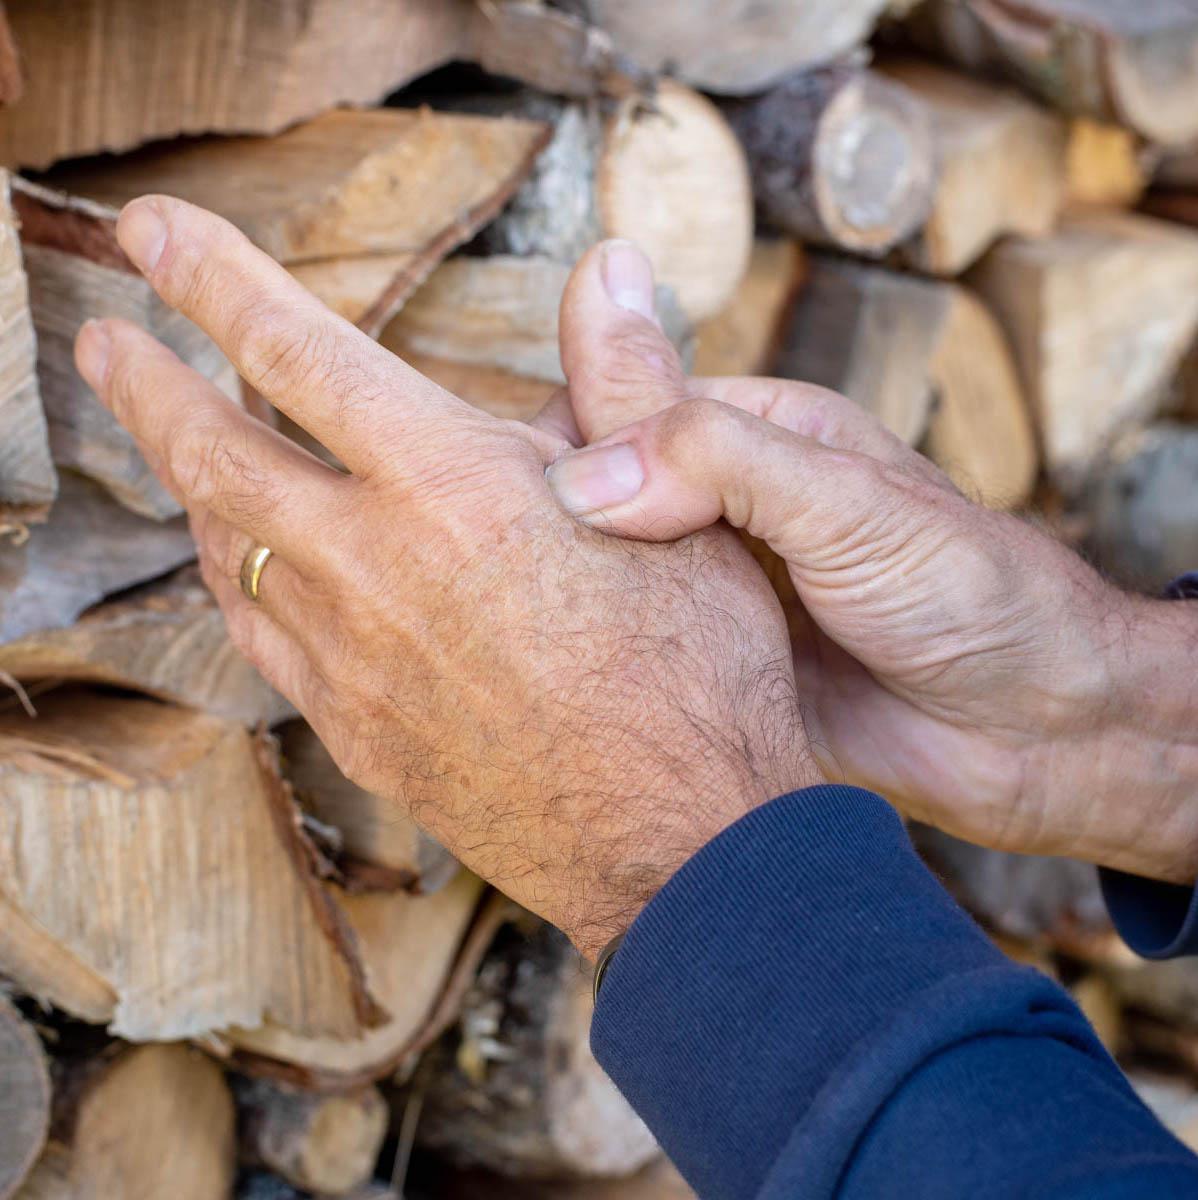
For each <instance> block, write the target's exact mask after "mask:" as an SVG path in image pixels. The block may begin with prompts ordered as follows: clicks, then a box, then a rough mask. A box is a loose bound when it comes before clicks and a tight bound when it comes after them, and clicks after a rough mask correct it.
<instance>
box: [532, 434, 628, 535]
mask: <svg viewBox="0 0 1198 1200" xmlns="http://www.w3.org/2000/svg"><path fill="white" fill-rule="evenodd" d="M545 479H546V481H547V482H548V484H549V487H550V489H551V490H552V492H553V494H554V495H555V496H556V497H557V500H558V503H559V504H560V505H561V506H562V508H564V509H565V510H566V512H568V513H570V514H571V516H575V517H581V516H585V515H586V514H587V513H594V512H597V511H598V510H599V509H604V508H612V507H614V506H615V505H617V504H623V503H624V502H625V501H626V500H631V499H632V498H633V497H634V496H635V495H636V494H637V493H638V492H639V491H640V490H641V488H642V487H643V486H644V483H645V472H644V470H643V469H642V467H641V458H640V455H639V454H637V452H636V451H635V450H634V449H633V448H632V447H631V446H629V445H627V444H626V443H618V444H617V445H614V446H600V447H599V448H598V449H596V450H582V451H580V452H579V453H578V454H571V455H569V456H568V457H567V458H559V459H558V460H557V462H555V463H554V464H553V465H552V466H551V467H549V469H548V470H547V471H546V472H545Z"/></svg>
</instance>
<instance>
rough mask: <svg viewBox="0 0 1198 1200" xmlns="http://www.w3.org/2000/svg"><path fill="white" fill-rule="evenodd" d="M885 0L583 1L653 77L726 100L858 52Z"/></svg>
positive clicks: (593, 17) (594, 18)
mask: <svg viewBox="0 0 1198 1200" xmlns="http://www.w3.org/2000/svg"><path fill="white" fill-rule="evenodd" d="M885 8H886V0H814V3H813V2H812V0H765V2H764V3H763V2H762V0H701V2H700V3H697V4H696V3H695V2H694V0H657V3H655V4H653V5H652V6H651V7H648V8H647V7H646V6H645V5H644V4H640V3H638V2H637V0H586V2H585V11H586V12H587V14H588V15H589V17H590V19H591V21H592V22H593V23H594V24H596V25H598V26H599V28H600V29H603V30H605V31H606V32H607V33H608V34H610V35H611V38H612V41H613V42H614V43H615V45H616V47H617V48H618V49H620V50H622V51H624V52H625V53H626V54H628V55H630V56H631V57H632V58H633V59H634V60H635V61H636V62H638V63H640V65H641V66H642V67H645V68H646V69H648V70H651V71H668V72H669V73H670V74H672V75H674V76H676V77H677V78H679V79H682V80H684V81H685V82H686V83H689V84H691V85H692V86H693V87H697V88H702V89H703V90H704V91H708V92H720V93H725V94H728V95H747V94H749V93H752V92H760V91H762V90H763V89H765V88H767V87H769V86H770V85H771V84H774V83H776V82H777V81H778V80H779V79H780V78H781V77H782V76H783V75H786V74H789V73H790V72H791V71H795V70H799V69H802V68H807V67H813V66H819V65H821V64H823V63H826V62H829V61H831V60H832V59H834V58H837V57H839V56H840V55H842V54H844V53H845V52H846V51H848V50H851V49H853V48H854V47H856V46H858V45H860V44H861V43H862V42H863V41H865V40H866V38H868V37H869V34H870V32H871V31H872V29H873V25H874V22H875V21H876V20H877V18H878V16H879V14H880V13H881V12H882V11H883V10H884V9H885Z"/></svg>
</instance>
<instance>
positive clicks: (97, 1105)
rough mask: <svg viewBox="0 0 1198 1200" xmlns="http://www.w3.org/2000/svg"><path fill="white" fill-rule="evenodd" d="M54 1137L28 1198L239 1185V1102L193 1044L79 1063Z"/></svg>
mask: <svg viewBox="0 0 1198 1200" xmlns="http://www.w3.org/2000/svg"><path fill="white" fill-rule="evenodd" d="M68 1078H69V1084H68V1087H67V1102H66V1103H65V1104H63V1105H59V1104H56V1105H55V1118H54V1120H55V1124H54V1134H53V1136H52V1139H51V1141H50V1143H49V1145H48V1146H47V1148H46V1152H45V1154H43V1156H42V1158H41V1160H40V1161H39V1162H38V1164H37V1166H36V1167H35V1168H34V1171H33V1174H32V1175H31V1177H30V1178H29V1180H28V1181H27V1183H26V1185H25V1187H24V1188H23V1189H22V1190H21V1192H19V1193H18V1200H112V1198H114V1197H118V1196H146V1197H149V1196H170V1197H172V1200H174V1198H175V1197H177V1198H178V1200H218V1198H219V1197H223V1196H228V1195H230V1194H231V1192H232V1188H233V1173H234V1165H235V1158H234V1151H235V1141H234V1128H233V1124H234V1109H233V1098H232V1096H230V1094H229V1089H228V1087H227V1086H226V1084H225V1081H224V1079H223V1078H222V1076H221V1072H220V1068H219V1067H217V1066H216V1064H215V1063H213V1062H212V1061H211V1060H210V1059H208V1058H205V1057H204V1056H203V1055H202V1054H201V1053H200V1052H199V1051H197V1050H193V1049H190V1048H189V1047H187V1046H179V1045H158V1046H134V1047H129V1048H127V1049H124V1050H121V1051H119V1052H117V1053H115V1054H110V1055H108V1056H107V1057H104V1058H100V1059H99V1060H97V1061H94V1062H88V1063H83V1064H78V1065H76V1066H75V1067H74V1068H73V1069H72V1072H71V1075H70V1076H69V1077H68Z"/></svg>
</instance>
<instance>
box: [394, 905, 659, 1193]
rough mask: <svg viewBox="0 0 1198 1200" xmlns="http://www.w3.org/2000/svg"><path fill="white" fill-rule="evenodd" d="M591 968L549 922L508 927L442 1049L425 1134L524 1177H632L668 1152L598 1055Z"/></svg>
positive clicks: (456, 1156)
mask: <svg viewBox="0 0 1198 1200" xmlns="http://www.w3.org/2000/svg"><path fill="white" fill-rule="evenodd" d="M592 1011H593V1005H592V1000H591V979H590V972H589V971H588V970H587V969H586V967H585V965H584V964H583V962H582V960H581V959H580V958H579V957H578V955H577V954H576V953H575V951H574V950H573V948H572V947H571V946H570V945H569V943H568V942H567V941H566V939H565V938H564V937H563V936H562V935H561V934H559V933H558V932H557V931H556V930H551V929H549V928H548V927H547V926H545V927H539V928H538V930H537V931H536V932H535V933H534V934H533V935H532V936H531V937H530V938H526V937H523V936H519V935H516V934H515V933H514V931H509V932H508V933H505V934H501V937H500V939H499V940H498V941H497V943H496V946H495V948H494V949H493V951H492V953H491V954H490V955H488V958H487V960H486V961H485V962H484V964H483V966H482V969H481V970H480V971H479V975H478V978H477V981H476V983H475V985H474V987H473V988H472V989H471V991H470V993H469V995H468V996H467V998H466V1003H465V1007H464V1010H463V1014H462V1018H461V1021H460V1026H459V1028H460V1038H459V1039H458V1042H457V1045H456V1048H455V1047H453V1045H452V1043H451V1042H450V1041H447V1042H445V1043H443V1044H442V1045H441V1046H440V1047H439V1048H438V1050H437V1051H436V1058H435V1060H434V1063H433V1064H432V1069H430V1070H429V1074H428V1078H429V1081H430V1082H429V1085H428V1091H427V1092H426V1094H425V1096H424V1103H423V1107H422V1109H421V1119H420V1125H419V1127H418V1132H417V1136H418V1138H419V1139H420V1141H421V1142H422V1143H423V1144H425V1145H427V1146H429V1147H431V1148H433V1149H436V1150H438V1151H439V1152H441V1153H443V1154H445V1155H446V1156H447V1157H449V1158H451V1159H453V1160H454V1161H456V1162H458V1163H461V1164H462V1165H464V1166H478V1167H486V1168H488V1169H491V1170H497V1171H500V1172H501V1173H502V1174H505V1175H510V1176H517V1177H521V1178H531V1179H535V1178H577V1177H582V1178H601V1177H604V1176H623V1175H629V1174H631V1173H633V1172H635V1171H636V1170H638V1169H639V1168H641V1167H643V1166H645V1165H646V1164H647V1163H649V1162H651V1161H652V1160H653V1159H654V1158H655V1157H656V1156H657V1155H658V1153H659V1151H658V1148H657V1144H656V1143H655V1142H654V1140H653V1136H652V1134H650V1132H649V1130H648V1129H647V1128H646V1127H645V1125H644V1124H643V1123H642V1122H641V1120H640V1118H639V1117H637V1116H636V1114H635V1113H634V1112H633V1111H632V1109H631V1108H630V1107H629V1106H628V1104H627V1101H625V1100H624V1098H623V1097H622V1096H621V1095H620V1093H619V1092H618V1091H617V1090H616V1087H615V1085H614V1084H613V1083H612V1082H611V1080H610V1079H608V1078H607V1076H606V1075H605V1074H604V1073H603V1071H602V1069H601V1068H600V1066H599V1064H598V1063H597V1062H595V1060H594V1058H593V1057H592V1055H591V1052H590V1024H591V1016H592Z"/></svg>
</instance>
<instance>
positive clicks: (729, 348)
mask: <svg viewBox="0 0 1198 1200" xmlns="http://www.w3.org/2000/svg"><path fill="white" fill-rule="evenodd" d="M804 272H805V266H804V258H803V251H802V248H801V247H800V246H799V245H798V243H797V242H792V241H790V240H788V239H786V238H771V239H758V241H757V242H756V243H755V244H754V246H753V255H752V257H751V258H750V259H749V269H748V271H747V272H746V273H745V277H744V279H742V280H741V284H740V287H739V288H737V289H736V295H735V296H733V297H732V300H731V302H730V303H729V304H728V306H727V308H725V309H724V311H723V312H722V313H720V314H719V315H718V316H715V317H712V318H710V319H709V320H707V321H704V322H703V323H702V324H701V325H700V326H699V327H698V328H697V329H696V330H695V343H696V346H695V367H694V373H695V374H696V375H699V376H711V375H765V374H768V373H769V372H770V371H771V370H772V363H773V360H774V356H775V354H776V353H777V350H778V346H779V345H780V343H781V339H782V338H783V336H784V335H785V326H786V324H787V321H788V320H789V318H790V315H791V313H792V311H793V308H794V304H795V301H796V300H797V298H798V293H799V289H800V287H801V286H802V283H803V276H804Z"/></svg>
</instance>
